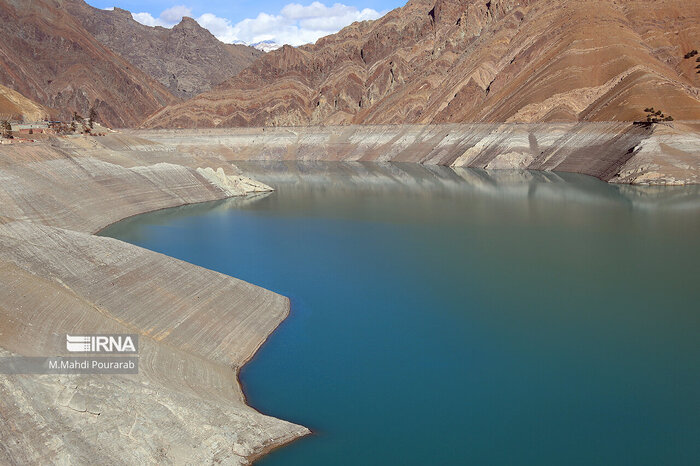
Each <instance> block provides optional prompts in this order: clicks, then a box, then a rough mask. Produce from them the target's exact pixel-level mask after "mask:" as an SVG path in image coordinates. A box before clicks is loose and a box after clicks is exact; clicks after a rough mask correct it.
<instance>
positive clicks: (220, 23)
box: [87, 0, 405, 45]
mask: <svg viewBox="0 0 700 466" xmlns="http://www.w3.org/2000/svg"><path fill="white" fill-rule="evenodd" d="M87 2H88V3H89V4H90V5H92V6H94V7H97V8H109V7H113V6H117V7H119V8H124V9H125V10H129V11H131V12H132V14H133V15H134V19H136V20H137V21H139V22H141V23H144V24H147V25H149V26H153V25H160V26H165V27H171V26H172V25H173V24H176V23H177V22H179V19H180V17H181V16H183V15H186V16H191V17H193V18H195V19H196V20H197V21H198V22H199V23H200V24H201V25H202V26H204V27H206V28H207V29H209V30H210V31H211V32H212V33H213V34H214V35H215V36H217V37H218V38H219V39H220V40H222V41H224V42H229V43H231V42H239V41H240V42H246V43H255V42H259V41H262V40H272V41H275V42H277V43H279V44H284V43H288V44H291V45H301V44H304V43H308V42H314V41H315V40H316V39H318V38H319V37H322V36H324V35H327V34H331V33H333V32H337V31H338V30H340V29H341V28H342V27H344V26H347V25H348V24H350V23H352V22H353V21H358V20H365V19H376V18H378V17H379V16H381V15H382V14H384V13H386V12H387V11H389V10H392V9H394V8H396V7H399V6H402V5H403V4H404V3H405V2H404V1H401V0H379V1H367V0H341V2H338V3H335V2H332V1H321V0H318V1H312V0H307V1H303V0H302V1H294V0H262V1H260V0H259V1H253V0H243V1H231V0H149V1H144V0H141V1H138V0H87Z"/></svg>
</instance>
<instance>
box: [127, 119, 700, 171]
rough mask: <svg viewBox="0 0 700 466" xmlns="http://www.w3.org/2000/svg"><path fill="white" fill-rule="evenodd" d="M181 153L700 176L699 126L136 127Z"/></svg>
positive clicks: (579, 124) (258, 158) (617, 124)
mask: <svg viewBox="0 0 700 466" xmlns="http://www.w3.org/2000/svg"><path fill="white" fill-rule="evenodd" d="M134 134H136V135H139V136H141V137H144V138H147V139H149V140H152V141H155V142H159V143H161V144H162V145H163V146H164V147H169V148H170V150H173V151H178V152H189V153H192V154H212V155H216V156H218V157H222V158H224V159H226V160H229V161H234V162H235V161H238V160H325V161H380V162H389V161H395V162H417V163H423V164H434V165H449V166H454V167H476V168H486V169H499V168H501V169H503V168H505V169H508V168H510V169H530V170H546V171H567V172H576V173H583V174H587V175H592V176H595V177H597V178H600V179H602V180H604V181H611V182H618V183H630V184H635V183H636V184H692V183H698V182H700V126H699V125H698V124H696V123H680V122H675V123H674V125H673V126H671V125H633V124H629V123H622V122H621V123H586V122H583V123H556V124H554V123H538V124H515V123H498V124H441V125H377V126H359V125H357V126H339V127H294V128H265V129H263V128H237V129H211V130H158V131H136V132H134Z"/></svg>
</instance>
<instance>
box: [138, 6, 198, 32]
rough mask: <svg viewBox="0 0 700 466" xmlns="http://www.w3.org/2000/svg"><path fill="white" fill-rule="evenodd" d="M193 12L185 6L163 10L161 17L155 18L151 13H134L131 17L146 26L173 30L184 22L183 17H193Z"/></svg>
mask: <svg viewBox="0 0 700 466" xmlns="http://www.w3.org/2000/svg"><path fill="white" fill-rule="evenodd" d="M191 15H192V10H191V9H190V8H187V7H186V6H185V5H176V6H174V7H171V8H168V9H167V10H163V12H162V13H161V14H160V16H159V17H157V18H154V17H153V15H152V14H150V13H132V14H131V16H132V17H133V18H134V19H135V20H136V21H138V22H139V23H141V24H145V25H146V26H163V27H166V28H171V27H173V26H175V25H176V24H177V23H179V22H180V21H181V20H182V17H183V16H191Z"/></svg>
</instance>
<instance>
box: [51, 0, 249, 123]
mask: <svg viewBox="0 0 700 466" xmlns="http://www.w3.org/2000/svg"><path fill="white" fill-rule="evenodd" d="M62 4H63V6H64V7H65V8H66V9H67V11H68V12H69V13H70V14H71V15H72V16H73V17H74V18H76V19H77V20H78V21H79V22H80V23H81V24H82V25H83V27H84V28H85V29H86V30H87V31H88V32H90V33H91V34H92V35H93V36H94V37H95V38H96V39H97V40H98V41H100V42H101V43H102V44H103V45H105V46H106V47H108V48H109V49H111V50H113V51H114V52H116V53H118V54H119V55H121V56H122V57H124V58H125V59H127V60H128V61H129V62H131V63H132V64H134V65H136V66H137V67H138V68H139V69H141V70H142V71H144V72H145V73H146V74H148V75H149V76H151V77H152V78H155V79H156V80H158V82H160V83H161V84H162V85H163V86H165V87H166V88H167V89H168V90H169V91H170V92H171V93H173V94H174V95H176V96H177V97H180V98H190V97H194V96H195V95H197V94H201V93H202V92H204V91H208V90H209V89H211V88H212V86H214V85H216V84H219V83H221V82H223V81H225V80H227V79H229V78H231V77H232V76H235V75H236V74H237V73H238V72H239V71H241V70H242V69H243V68H245V67H247V66H248V65H250V64H251V63H252V62H253V61H255V60H256V59H257V58H258V57H259V56H260V55H262V54H263V52H261V51H259V50H257V49H254V48H253V47H247V46H245V45H231V44H224V43H222V42H220V41H219V40H218V39H217V38H216V37H214V36H213V35H212V34H211V33H210V32H209V31H207V30H206V29H204V28H203V27H201V26H200V25H199V24H198V23H197V22H196V21H195V20H193V19H192V18H187V17H185V18H183V19H182V21H181V22H180V24H177V25H176V26H174V27H173V28H172V29H166V28H163V27H160V26H157V27H149V26H144V25H143V24H140V23H138V22H136V21H135V20H134V19H133V17H132V16H131V13H130V12H128V11H126V10H122V9H120V8H115V9H114V10H111V11H107V10H100V9H98V8H93V7H91V6H90V5H88V4H86V3H85V2H84V1H83V0H62ZM144 117H145V115H144Z"/></svg>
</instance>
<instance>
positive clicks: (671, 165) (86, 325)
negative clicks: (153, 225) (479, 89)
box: [0, 123, 700, 464]
mask: <svg viewBox="0 0 700 466" xmlns="http://www.w3.org/2000/svg"><path fill="white" fill-rule="evenodd" d="M694 125H695V124H694V123H693V124H686V125H685V126H682V124H679V125H677V126H676V127H675V128H670V127H656V128H650V127H644V126H638V127H636V126H634V125H630V124H623V123H609V124H608V123H595V124H593V123H591V124H548V125H515V124H502V125H440V126H421V127H419V126H376V127H324V128H274V129H270V128H266V129H264V130H263V129H261V128H260V129H240V130H201V131H197V130H187V131H185V130H183V131H174V130H167V131H148V132H146V131H128V132H124V133H113V134H111V135H109V136H106V137H101V138H88V137H83V136H79V137H71V138H62V139H56V138H49V139H46V140H44V141H41V142H37V143H35V144H21V145H4V146H0V180H2V183H0V299H2V301H0V302H2V303H4V304H3V305H1V306H0V356H7V355H24V356H46V355H55V354H60V349H61V348H63V345H64V344H65V341H64V338H65V337H64V334H66V333H77V334H80V333H139V334H140V335H142V339H141V345H140V358H141V359H140V361H141V362H140V373H139V374H138V375H136V376H99V377H95V376H0V415H1V416H2V419H3V420H4V422H3V423H0V438H3V439H6V440H7V442H6V443H5V445H6V446H5V447H4V448H0V463H6V462H26V463H36V462H61V461H65V462H72V463H83V462H94V461H96V460H100V461H107V462H111V463H115V464H126V463H142V462H146V461H148V462H156V461H165V460H169V461H173V460H174V461H177V462H196V463H213V462H218V461H222V462H228V463H231V464H246V463H249V462H250V461H252V460H253V459H256V458H258V457H260V456H261V455H263V454H265V453H266V452H268V451H270V450H272V449H275V448H277V447H279V446H282V445H284V444H286V443H289V442H291V441H293V440H295V439H297V438H300V437H302V436H305V435H308V434H309V433H310V431H309V430H308V429H307V428H305V427H302V426H299V425H295V424H292V423H289V422H285V421H282V420H278V419H275V418H273V417H270V416H265V415H263V414H261V413H259V412H258V411H256V410H254V409H253V408H251V407H250V406H248V405H247V404H246V401H245V396H244V395H243V392H242V390H241V387H240V383H239V382H238V372H239V369H240V367H242V366H243V365H244V364H245V363H246V362H248V361H249V360H250V359H251V358H252V357H253V356H254V354H255V353H256V351H257V350H258V349H259V348H260V346H261V345H262V344H263V343H264V342H265V341H266V340H267V338H268V337H269V335H270V334H271V333H272V332H273V331H274V330H275V329H276V328H277V326H278V325H279V324H280V323H281V322H282V321H283V320H284V318H286V316H287V315H288V313H289V301H288V299H287V298H284V297H282V296H280V295H277V294H276V293H273V292H270V291H267V290H264V289H262V288H260V287H256V286H254V285H251V284H248V283H245V282H243V281H241V280H237V279H235V278H233V277H229V276H226V275H222V274H219V273H217V272H213V271H210V270H206V269H203V268H201V267H197V266H195V265H192V264H188V263H185V262H182V261H179V260H176V259H173V258H170V257H167V256H164V255H162V254H158V253H155V252H151V251H147V250H144V249H141V248H138V247H136V246H133V245H129V244H126V243H123V242H121V241H117V240H114V239H110V238H104V237H98V236H95V235H94V233H95V232H98V231H100V230H102V229H103V228H105V227H106V226H108V225H110V224H112V223H114V222H117V221H119V220H122V219H124V218H127V217H131V216H134V215H138V214H142V213H146V212H151V211H155V210H160V209H165V208H169V207H176V206H182V205H187V204H195V203H200V202H205V201H213V200H220V199H226V198H229V197H231V196H235V195H244V194H247V193H250V192H260V191H265V190H266V189H268V188H267V187H266V186H264V185H262V184H260V183H257V182H255V181H253V180H250V179H248V178H246V177H244V176H242V175H241V173H240V172H239V171H238V170H237V169H236V168H235V166H234V165H233V164H234V163H235V162H236V161H242V160H268V161H279V160H329V161H379V162H383V161H396V162H417V163H423V164H436V165H449V166H471V167H480V168H490V169H495V168H519V169H541V170H560V171H574V172H578V173H584V174H588V175H592V176H596V177H598V178H601V179H603V180H605V181H611V182H628V183H638V184H684V183H697V182H698V172H700V163H699V159H700V154H698V152H697V150H698V147H700V144H698V141H700V139H699V138H698V134H697V131H696V129H694V128H695V126H694ZM679 128H680V129H679ZM219 167H221V168H222V171H221V173H217V172H216V170H217V169H218V168H219ZM232 372H233V374H234V377H231V375H232ZM97 432H99V436H98V435H97ZM10 439H11V440H12V442H10V441H9V440H10Z"/></svg>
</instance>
